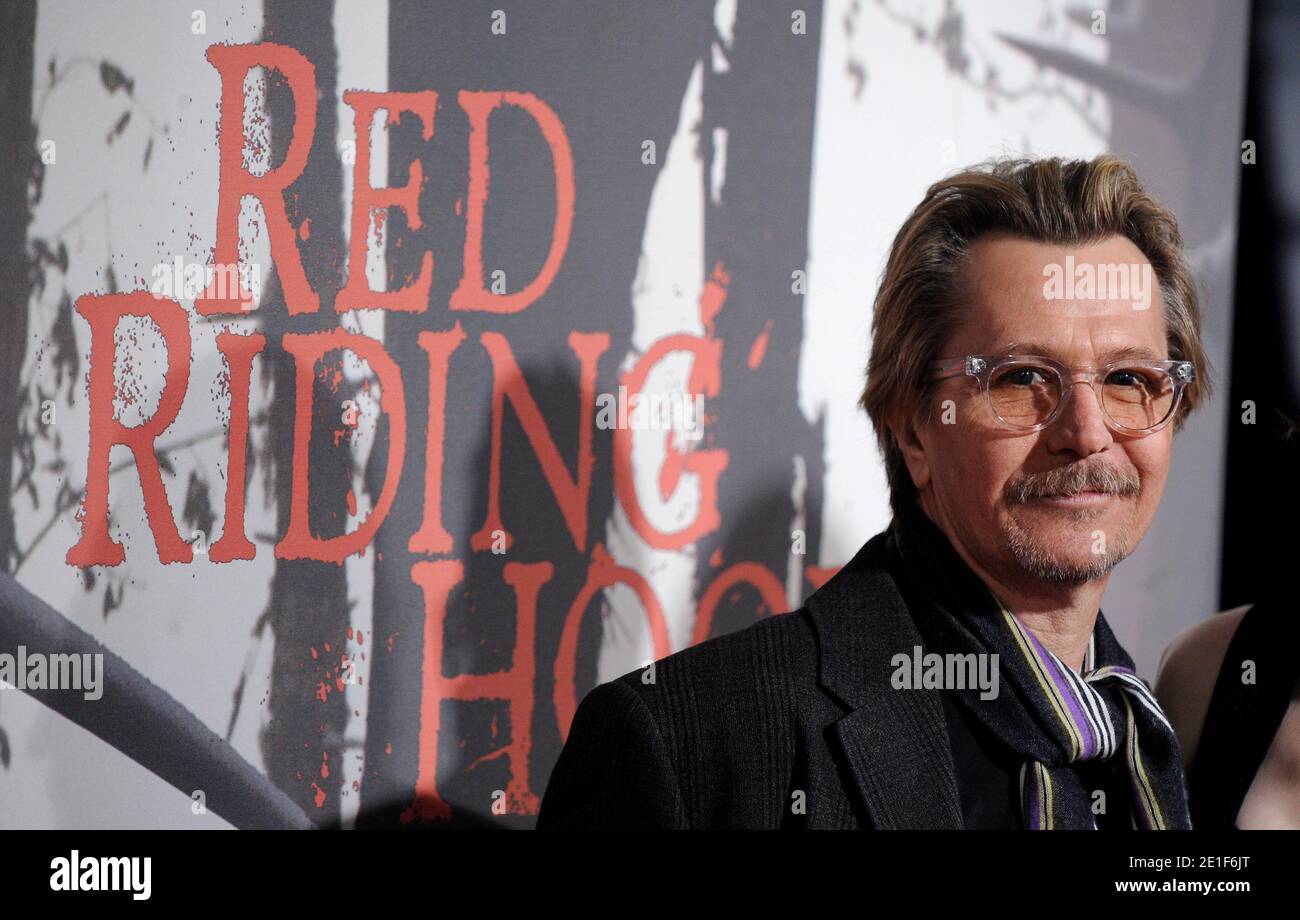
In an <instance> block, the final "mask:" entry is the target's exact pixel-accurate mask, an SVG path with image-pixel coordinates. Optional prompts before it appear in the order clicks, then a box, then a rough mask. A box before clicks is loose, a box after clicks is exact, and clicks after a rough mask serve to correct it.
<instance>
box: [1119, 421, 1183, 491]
mask: <svg viewBox="0 0 1300 920" xmlns="http://www.w3.org/2000/svg"><path fill="white" fill-rule="evenodd" d="M1172 447H1173V445H1172V443H1171V442H1170V439H1169V437H1168V436H1167V435H1166V433H1165V432H1160V433H1159V434H1158V435H1157V436H1156V437H1152V438H1144V439H1142V440H1141V441H1134V442H1133V443H1131V444H1130V445H1128V451H1127V452H1128V457H1129V462H1130V463H1132V464H1133V466H1134V468H1135V469H1136V470H1137V472H1138V475H1139V476H1140V477H1141V478H1142V491H1143V493H1144V494H1145V495H1147V496H1158V495H1159V494H1160V491H1161V490H1162V489H1163V488H1164V483H1165V479H1166V478H1167V477H1168V475H1169V461H1170V452H1171V449H1172Z"/></svg>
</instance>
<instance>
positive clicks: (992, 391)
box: [926, 355, 1196, 434]
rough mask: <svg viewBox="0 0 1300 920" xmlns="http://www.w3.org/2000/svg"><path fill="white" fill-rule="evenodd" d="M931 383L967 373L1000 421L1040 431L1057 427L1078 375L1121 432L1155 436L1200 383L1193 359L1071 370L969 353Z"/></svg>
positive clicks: (1023, 358)
mask: <svg viewBox="0 0 1300 920" xmlns="http://www.w3.org/2000/svg"><path fill="white" fill-rule="evenodd" d="M929 370H930V371H931V374H930V376H929V377H927V378H926V379H927V380H944V379H946V378H948V377H958V376H961V375H963V374H965V375H969V376H971V377H974V378H975V379H976V380H977V381H979V385H980V389H981V390H982V391H983V393H984V396H985V399H986V400H987V401H988V404H989V408H990V409H992V410H993V415H994V417H995V418H996V419H997V420H998V421H999V422H1000V423H1001V424H1002V425H1003V426H1005V427H1007V428H1011V429H1013V430H1015V431H1023V432H1031V431H1040V430H1042V429H1043V428H1046V427H1047V426H1048V425H1050V424H1052V422H1054V421H1055V420H1056V418H1057V416H1058V415H1060V413H1061V408H1062V407H1063V406H1064V405H1065V401H1066V395H1067V391H1068V390H1069V389H1070V388H1071V387H1073V386H1074V384H1075V382H1076V381H1075V380H1074V372H1075V371H1087V372H1089V373H1090V374H1091V377H1090V378H1089V379H1088V380H1087V383H1088V385H1089V386H1090V387H1092V392H1093V394H1094V395H1096V397H1097V402H1098V403H1099V404H1100V405H1101V409H1102V412H1103V414H1104V415H1105V416H1106V420H1107V423H1108V424H1109V425H1110V426H1111V427H1112V428H1114V429H1116V430H1117V431H1120V432H1123V433H1130V434H1152V433H1153V432H1156V431H1159V430H1160V429H1161V428H1163V427H1164V426H1165V425H1166V424H1168V422H1169V420H1170V419H1171V418H1173V416H1174V410H1175V409H1176V408H1177V407H1178V401H1179V399H1180V398H1181V397H1182V395H1183V390H1184V389H1185V388H1186V387H1187V385H1188V384H1189V383H1191V382H1192V381H1193V380H1195V379H1196V367H1195V365H1193V364H1192V362H1191V361H1141V360H1138V361H1132V360H1130V361H1116V362H1114V363H1112V364H1107V365H1104V366H1103V367H1080V368H1069V367H1066V366H1065V365H1064V364H1062V363H1060V362H1059V361H1055V360H1053V359H1052V358H1044V357H1040V356H1038V355H966V356H965V357H961V358H943V359H941V360H938V361H934V362H932V363H931V364H930V366H929Z"/></svg>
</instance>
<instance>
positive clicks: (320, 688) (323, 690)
mask: <svg viewBox="0 0 1300 920" xmlns="http://www.w3.org/2000/svg"><path fill="white" fill-rule="evenodd" d="M329 695H330V688H329V686H328V685H327V684H326V683H325V682H324V681H321V682H320V683H318V684H317V685H316V699H318V700H320V701H321V702H322V703H323V702H325V701H326V700H327V699H329Z"/></svg>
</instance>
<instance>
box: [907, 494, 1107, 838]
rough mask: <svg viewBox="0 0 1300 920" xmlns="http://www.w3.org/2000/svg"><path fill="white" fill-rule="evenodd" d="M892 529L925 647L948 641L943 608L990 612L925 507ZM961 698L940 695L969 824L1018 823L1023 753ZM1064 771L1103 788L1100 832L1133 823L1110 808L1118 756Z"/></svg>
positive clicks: (980, 587)
mask: <svg viewBox="0 0 1300 920" xmlns="http://www.w3.org/2000/svg"><path fill="white" fill-rule="evenodd" d="M890 534H891V536H890V539H889V541H888V543H887V552H888V554H889V557H890V566H891V570H892V571H893V572H894V573H895V577H896V578H897V579H898V580H899V584H900V587H901V590H902V592H903V595H904V597H905V598H906V600H907V605H908V609H909V610H911V611H912V612H913V616H914V617H916V619H917V623H918V627H919V629H920V631H921V634H922V636H925V637H926V640H927V649H930V648H938V647H939V646H944V645H946V643H945V641H944V638H943V637H942V630H941V628H940V625H941V622H942V619H943V614H942V612H941V610H940V609H939V607H941V606H943V607H947V608H948V609H950V610H954V611H962V614H963V616H974V615H989V614H991V613H992V612H993V611H992V608H991V607H990V605H989V603H988V601H989V597H988V591H987V588H986V586H985V585H984V583H983V582H982V581H981V580H980V579H979V578H978V576H976V575H975V573H974V572H972V571H971V569H970V567H969V566H967V565H966V564H965V563H964V562H963V561H962V559H961V557H960V556H959V555H958V554H957V552H956V550H955V549H953V548H952V544H951V542H950V541H949V540H948V538H947V536H946V535H945V534H944V533H943V532H942V531H941V530H940V529H939V528H938V527H937V526H936V525H935V524H934V523H933V522H932V521H930V520H929V518H928V517H926V515H925V514H924V513H923V512H922V511H921V510H920V508H918V507H915V506H914V507H913V508H912V509H910V511H909V512H908V513H907V514H905V515H904V517H903V520H902V521H901V522H899V525H898V526H895V527H893V528H891V530H890ZM903 546H911V548H912V550H913V551H912V553H911V554H910V555H909V554H907V553H904V552H903V551H902V548H903ZM1099 618H1101V615H1100V612H1099ZM1125 658H1127V656H1125ZM1004 689H1009V688H1004ZM958 698H959V697H958V694H956V693H953V692H944V694H943V701H944V714H945V718H946V722H947V727H948V734H949V738H950V739H951V744H952V752H953V763H954V765H955V767H956V771H957V787H958V790H959V793H960V797H961V805H962V815H963V819H964V823H965V826H966V827H967V828H972V829H985V830H1005V829H1018V828H1020V827H1021V824H1022V819H1021V811H1020V768H1021V766H1022V765H1023V763H1024V757H1023V756H1022V755H1020V754H1018V753H1017V752H1016V751H1015V750H1014V749H1013V748H1012V747H1011V746H1010V745H1008V744H1007V743H1006V742H1005V741H1003V740H1002V739H1001V738H999V737H998V736H997V735H996V734H994V733H993V732H992V731H991V730H990V729H989V728H988V727H987V726H986V725H985V724H984V722H983V721H982V720H981V719H980V718H978V717H977V716H976V715H975V714H974V713H973V712H972V708H973V707H971V706H969V705H966V704H962V703H959V702H958ZM976 705H977V704H976ZM1067 769H1069V770H1070V771H1071V772H1073V773H1074V774H1075V775H1076V776H1077V777H1078V780H1079V785H1080V787H1081V788H1083V789H1085V790H1086V791H1087V792H1088V795H1089V800H1091V793H1092V792H1093V791H1095V790H1101V791H1103V792H1104V793H1105V802H1106V805H1107V807H1106V808H1105V810H1104V811H1102V813H1100V814H1095V815H1094V819H1095V821H1096V824H1097V827H1098V829H1099V830H1112V829H1114V830H1130V829H1132V821H1131V820H1130V817H1129V812H1128V810H1127V809H1126V808H1120V807H1113V804H1119V803H1124V802H1126V801H1127V800H1128V799H1129V796H1130V791H1129V788H1128V779H1127V777H1126V776H1125V775H1124V772H1123V770H1122V769H1121V765H1120V763H1119V761H1118V759H1111V760H1109V761H1104V762H1099V761H1085V762H1079V763H1075V764H1073V765H1071V766H1069V767H1068V768H1067Z"/></svg>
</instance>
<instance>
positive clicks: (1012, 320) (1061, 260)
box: [904, 236, 1173, 584]
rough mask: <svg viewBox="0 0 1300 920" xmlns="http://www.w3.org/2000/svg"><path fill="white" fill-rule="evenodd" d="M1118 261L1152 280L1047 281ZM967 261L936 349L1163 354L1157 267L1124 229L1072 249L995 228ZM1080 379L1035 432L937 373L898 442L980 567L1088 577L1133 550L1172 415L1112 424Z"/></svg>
mask: <svg viewBox="0 0 1300 920" xmlns="http://www.w3.org/2000/svg"><path fill="white" fill-rule="evenodd" d="M1067 256H1072V257H1073V261H1072V262H1069V261H1067ZM1120 264H1122V265H1129V266H1146V268H1145V269H1138V270H1137V271H1135V272H1134V276H1135V277H1139V278H1140V277H1142V276H1145V277H1146V278H1148V279H1150V284H1149V286H1148V288H1147V289H1146V290H1145V291H1137V290H1134V289H1133V287H1130V288H1129V290H1128V291H1127V292H1122V291H1118V290H1106V291H1100V290H1094V291H1093V292H1091V294H1089V293H1088V292H1086V291H1081V290H1079V289H1077V288H1076V289H1074V290H1073V291H1072V290H1071V289H1070V288H1069V287H1066V288H1065V289H1064V293H1065V294H1067V295H1068V294H1071V293H1075V294H1088V296H1086V297H1084V296H1075V297H1069V296H1066V297H1064V298H1062V297H1061V296H1060V294H1061V290H1059V289H1058V290H1054V291H1051V292H1050V293H1051V295H1052V296H1048V294H1049V292H1048V291H1046V290H1045V281H1047V280H1048V279H1049V278H1050V277H1053V276H1052V275H1049V274H1047V273H1046V272H1048V271H1057V270H1059V271H1060V272H1063V273H1065V274H1066V275H1067V276H1068V275H1070V274H1073V275H1074V277H1075V278H1080V277H1081V275H1082V273H1083V272H1086V271H1087V269H1086V268H1082V266H1086V265H1091V266H1092V269H1093V271H1094V272H1095V275H1094V277H1096V278H1103V277H1107V273H1105V272H1103V271H1102V270H1101V269H1103V267H1104V266H1115V265H1120ZM1053 267H1055V268H1053ZM1070 269H1072V271H1069V270H1070ZM967 272H968V275H967V280H968V281H969V282H970V287H969V290H970V291H971V297H970V303H969V312H968V314H967V319H966V321H965V322H964V323H963V325H962V327H961V328H960V329H957V330H954V332H953V335H952V337H951V338H950V339H949V341H948V343H947V347H946V348H945V349H944V351H943V353H942V356H943V357H959V356H963V355H968V354H1001V353H1005V352H1008V351H1020V352H1023V353H1027V354H1035V355H1043V356H1046V357H1051V358H1055V359H1056V360H1057V361H1059V362H1061V363H1062V364H1064V365H1066V366H1067V367H1072V368H1083V367H1085V366H1089V367H1097V366H1100V365H1103V364H1106V363H1109V362H1110V361H1112V360H1115V358H1114V357H1113V353H1114V352H1115V351H1116V350H1118V349H1121V348H1145V349H1149V351H1150V359H1151V360H1163V359H1167V358H1168V357H1169V354H1168V350H1167V344H1166V338H1165V332H1166V331H1165V322H1164V305H1163V300H1162V298H1161V295H1160V292H1159V289H1158V286H1157V285H1156V283H1155V280H1154V279H1155V274H1154V271H1152V270H1151V268H1150V263H1149V262H1148V260H1147V259H1146V258H1145V257H1144V256H1143V255H1142V253H1141V251H1140V250H1139V249H1138V248H1137V247H1136V246H1135V245H1134V244H1133V243H1132V242H1131V241H1130V240H1128V239H1126V238H1124V237H1118V236H1117V237H1111V238H1109V239H1107V240H1104V241H1102V242H1100V243H1096V244H1091V245H1082V246H1071V247H1062V246H1056V245H1051V244H1044V243H1037V242H1031V241H1028V240H1025V239H1020V238H1012V237H1004V236H999V237H989V238H986V239H982V240H980V241H977V242H976V243H975V244H974V245H973V246H972V248H971V260H970V263H969V267H968V269H967ZM1055 277H1057V278H1058V279H1059V278H1060V275H1059V274H1058V275H1056V276H1055ZM1110 277H1112V278H1113V277H1114V276H1113V275H1110ZM1067 284H1068V282H1067ZM1112 287H1118V286H1116V285H1112ZM1116 295H1123V296H1116ZM1026 345H1028V346H1029V347H1027V348H1026V347H1023V346H1026ZM1014 346H1021V347H1014ZM1130 357H1131V356H1130ZM1074 379H1075V381H1077V382H1076V383H1075V385H1074V386H1073V387H1071V388H1069V389H1068V390H1066V391H1065V393H1066V395H1065V397H1064V398H1065V400H1066V401H1065V406H1064V407H1063V408H1062V410H1061V413H1060V415H1059V416H1058V417H1057V418H1056V419H1055V421H1053V422H1052V424H1051V425H1050V426H1048V427H1047V428H1044V429H1043V430H1041V431H1036V432H1031V433H1021V432H1016V431H1012V430H1009V429H1007V428H1004V427H1002V426H1001V425H1000V424H999V423H998V421H997V419H996V418H994V416H993V413H992V411H991V410H990V408H989V404H988V401H987V400H986V399H985V398H984V396H983V394H982V393H981V391H980V388H979V385H978V383H977V382H976V380H975V379H974V378H973V377H969V376H965V375H963V376H958V377H955V378H951V379H948V380H944V381H941V382H940V383H939V384H938V385H937V386H938V389H937V391H936V393H935V396H934V402H933V404H932V411H931V412H930V414H929V416H928V418H927V417H924V416H923V417H921V418H919V419H918V420H917V422H916V425H917V427H916V439H915V441H914V442H912V443H911V444H910V445H909V444H904V454H905V456H906V457H907V460H908V466H909V469H910V470H911V472H912V477H913V481H914V482H916V483H917V487H918V490H919V492H920V501H921V505H922V508H924V509H925V510H926V512H927V513H928V514H929V515H930V517H931V518H932V519H933V520H935V522H936V523H937V524H939V526H940V527H941V528H942V529H943V530H944V531H945V532H946V533H947V534H948V536H949V538H950V539H953V540H954V541H955V542H958V543H960V545H961V546H962V547H963V548H965V550H966V551H967V553H968V554H969V555H971V556H973V557H974V558H975V559H976V560H977V561H978V562H979V563H980V565H981V567H982V568H984V569H985V570H987V571H990V572H1001V573H1003V574H1004V575H1009V576H1011V577H1015V573H1016V571H1018V572H1019V573H1021V576H1023V573H1025V572H1028V573H1029V574H1030V575H1032V576H1034V577H1036V578H1038V579H1042V580H1045V581H1051V582H1060V583H1068V584H1080V583H1083V582H1087V581H1091V580H1093V579H1095V578H1099V577H1101V576H1103V575H1105V574H1106V573H1108V572H1109V571H1110V569H1111V568H1113V567H1114V566H1115V565H1116V564H1117V563H1118V562H1120V560H1122V559H1124V558H1125V557H1126V556H1128V555H1129V553H1131V552H1132V551H1133V550H1134V549H1135V548H1136V546H1137V544H1138V542H1139V541H1140V540H1141V538H1142V536H1143V535H1144V534H1145V533H1146V531H1147V528H1148V527H1149V526H1150V524H1151V520H1152V518H1153V517H1154V516H1155V512H1156V508H1157V506H1158V505H1159V503H1160V496H1161V494H1162V493H1163V491H1164V486H1165V479H1166V477H1167V474H1168V471H1169V461H1170V451H1171V447H1172V439H1173V428H1172V424H1169V425H1166V426H1165V427H1164V428H1162V429H1161V430H1160V431H1158V432H1156V433H1154V434H1148V435H1145V436H1135V435H1131V434H1121V433H1117V432H1115V431H1114V430H1112V429H1111V428H1110V427H1109V426H1108V425H1107V424H1106V419H1105V416H1104V415H1103V412H1102V407H1101V405H1100V404H1099V402H1098V399H1097V394H1095V393H1094V391H1093V390H1092V389H1091V388H1090V387H1089V386H1088V385H1087V384H1086V383H1085V382H1084V380H1085V378H1084V376H1083V375H1082V374H1077V373H1076V375H1075V377H1074ZM946 400H952V403H951V404H946V403H945V401H946ZM945 406H948V407H949V408H950V411H949V412H948V413H947V418H945V412H944V411H943V410H944V408H945ZM1063 496H1068V497H1063Z"/></svg>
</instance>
